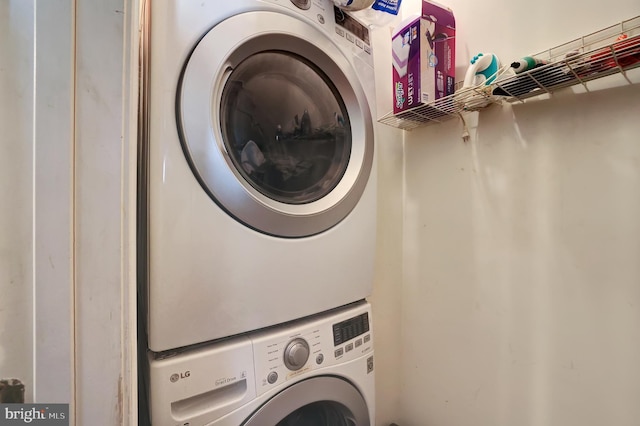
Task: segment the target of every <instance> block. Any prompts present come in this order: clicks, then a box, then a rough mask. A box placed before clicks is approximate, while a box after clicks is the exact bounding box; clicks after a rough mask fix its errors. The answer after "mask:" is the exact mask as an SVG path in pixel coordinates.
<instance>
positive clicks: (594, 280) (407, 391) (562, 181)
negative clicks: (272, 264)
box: [396, 0, 640, 426]
mask: <svg viewBox="0 0 640 426" xmlns="http://www.w3.org/2000/svg"><path fill="white" fill-rule="evenodd" d="M441 3H445V2H441ZM403 4H404V5H405V6H406V7H407V9H410V8H412V7H416V6H417V5H418V2H417V1H414V0H404V3H403ZM446 4H447V5H448V6H449V7H451V8H452V9H453V10H454V13H455V15H456V18H457V35H458V38H457V55H456V62H457V64H458V68H457V76H458V78H459V79H462V78H463V76H464V71H465V65H464V64H466V63H468V62H467V61H468V60H469V58H470V56H472V55H474V54H475V53H478V52H482V51H490V52H493V53H496V54H498V56H500V57H501V58H502V59H503V60H505V61H510V60H512V59H516V58H519V57H521V56H524V55H526V54H530V53H534V52H538V51H542V50H544V49H547V48H551V47H553V46H555V45H558V44H561V43H563V42H565V41H569V40H572V39H574V38H577V37H579V36H582V35H585V34H588V33H590V32H593V31H596V30H598V29H601V28H603V27H605V26H608V25H612V24H614V23H617V22H620V21H622V20H624V19H628V18H632V17H634V16H636V15H637V14H638V12H640V9H639V8H638V3H637V1H636V0H621V1H618V2H615V6H612V5H610V4H604V3H602V2H595V1H587V2H583V1H576V0H570V1H567V2H554V1H551V0H541V1H540V2H536V3H535V6H532V4H531V3H530V2H529V3H522V2H502V1H488V2H486V1H485V2H473V1H469V0H449V1H447V2H446ZM637 71H638V70H636V72H633V73H629V76H630V78H632V80H633V81H635V82H636V84H635V85H626V82H625V81H624V79H623V78H622V77H621V76H619V75H618V76H614V77H610V78H608V79H606V80H603V81H599V82H598V83H597V84H595V85H594V88H598V89H600V88H602V87H603V86H619V87H612V88H608V89H602V90H593V91H592V92H590V93H584V90H582V89H580V88H578V89H576V90H575V91H574V90H571V89H570V90H565V91H564V92H560V93H557V94H556V95H554V96H553V97H552V98H551V99H542V100H537V101H532V102H527V103H526V104H521V105H514V106H509V105H504V106H493V107H491V108H488V109H486V110H484V111H482V112H480V113H479V114H478V113H472V114H470V115H469V116H468V118H467V119H468V121H469V123H470V131H471V140H470V141H469V142H467V143H463V142H462V140H461V138H460V136H461V132H462V125H461V123H460V122H459V121H457V120H452V121H450V122H447V123H445V124H442V125H435V126H429V127H424V128H421V129H418V130H415V131H412V132H410V133H407V134H406V136H405V146H404V147H405V184H406V187H405V191H406V192H405V198H404V205H405V210H404V228H403V246H404V250H403V253H404V268H403V273H404V280H403V284H402V290H401V292H402V296H401V307H402V309H401V324H402V342H401V347H402V350H401V356H400V358H399V360H400V362H399V363H398V365H399V366H401V367H399V368H400V372H401V373H400V374H401V392H400V400H401V402H400V409H399V410H398V412H397V417H396V418H397V423H399V424H400V425H402V426H409V425H419V426H428V425H435V426H448V425H450V426H454V425H455V426H459V425H471V424H473V425H477V426H482V425H486V426H501V425H502V426H512V425H522V426H525V425H535V426H538V425H539V426H549V425H563V426H565V425H581V426H599V425H603V424H616V425H619V426H632V425H637V424H638V419H640V406H639V405H638V404H637V401H639V400H640V363H638V359H640V263H639V262H638V259H640V221H639V220H638V217H640V144H639V143H638V135H639V134H640V121H639V120H638V117H640V85H639V84H637V83H640V75H639V73H638V72H637ZM574 92H575V93H574Z"/></svg>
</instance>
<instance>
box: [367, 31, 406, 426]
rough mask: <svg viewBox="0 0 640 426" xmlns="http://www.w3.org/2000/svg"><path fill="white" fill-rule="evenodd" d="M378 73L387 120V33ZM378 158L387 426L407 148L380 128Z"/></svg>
mask: <svg viewBox="0 0 640 426" xmlns="http://www.w3.org/2000/svg"><path fill="white" fill-rule="evenodd" d="M372 46H373V49H374V61H375V67H376V95H377V116H381V115H383V114H385V113H386V112H387V111H388V109H389V107H390V106H391V104H390V103H389V99H388V98H385V96H384V95H385V94H386V91H385V89H387V88H388V84H387V82H388V81H389V80H390V79H391V67H390V63H389V62H388V59H389V57H390V56H389V55H390V52H391V43H390V37H389V27H387V26H383V27H379V28H377V29H376V30H375V31H374V38H373V42H372ZM375 131H376V138H377V145H376V149H377V152H376V155H377V163H378V194H377V195H378V209H377V215H378V216H377V217H378V228H377V235H376V237H377V238H376V241H377V250H376V270H375V281H374V286H373V295H372V297H371V299H370V301H371V305H372V308H373V311H372V314H373V329H374V333H375V342H374V345H375V347H374V350H375V374H376V423H375V424H376V425H384V426H386V425H388V424H390V423H391V422H392V421H393V420H394V419H395V418H396V417H395V415H396V413H397V412H398V410H399V409H400V376H399V374H398V371H399V370H398V366H397V365H398V360H399V359H400V349H401V339H400V337H401V334H400V330H401V327H402V324H401V317H400V302H401V295H402V292H401V291H400V290H401V288H402V203H403V190H402V186H403V161H404V159H403V144H402V132H401V131H400V130H398V129H394V128H392V127H389V126H386V125H383V124H380V123H377V126H376V129H375Z"/></svg>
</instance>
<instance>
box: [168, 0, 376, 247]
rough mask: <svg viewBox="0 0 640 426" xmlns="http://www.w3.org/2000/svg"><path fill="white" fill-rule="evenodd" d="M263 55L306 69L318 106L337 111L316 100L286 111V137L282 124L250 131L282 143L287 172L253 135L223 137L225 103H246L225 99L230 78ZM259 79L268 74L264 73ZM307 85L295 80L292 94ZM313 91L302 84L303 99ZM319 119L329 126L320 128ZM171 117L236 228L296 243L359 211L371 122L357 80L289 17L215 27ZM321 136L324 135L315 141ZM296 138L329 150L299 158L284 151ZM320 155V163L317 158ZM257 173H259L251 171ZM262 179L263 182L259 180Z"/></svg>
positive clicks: (197, 170)
mask: <svg viewBox="0 0 640 426" xmlns="http://www.w3.org/2000/svg"><path fill="white" fill-rule="evenodd" d="M310 40H313V43H312V42H311V41H310ZM267 55H275V56H277V55H282V56H283V57H287V58H289V59H291V60H292V61H293V63H297V64H299V65H300V66H299V67H298V68H301V69H302V68H304V69H307V71H306V72H307V75H308V76H313V75H314V73H315V75H316V77H313V78H316V80H317V81H319V82H323V83H324V85H323V84H315V83H314V84H315V86H314V87H317V88H318V94H319V95H320V94H322V93H325V95H322V98H324V99H328V98H332V101H333V102H334V104H335V105H330V104H329V103H328V102H327V101H323V102H317V104H322V105H315V104H314V105H311V106H307V105H300V108H299V109H300V114H293V113H292V112H291V113H289V115H292V117H291V121H292V122H293V126H294V128H293V129H289V128H287V126H288V125H289V124H290V123H277V124H278V126H279V125H282V129H281V130H275V131H272V130H270V129H267V130H265V126H262V127H261V128H260V123H258V125H257V126H254V127H256V128H258V132H259V133H260V134H261V135H267V136H264V138H265V139H268V140H269V141H271V140H273V139H274V138H275V139H277V138H281V139H282V141H281V143H280V145H282V146H284V148H283V149H284V150H287V149H288V150H289V151H288V154H287V155H288V157H287V158H288V161H289V163H291V164H288V165H287V164H284V162H283V161H282V160H281V159H280V157H276V156H274V157H269V154H268V153H267V151H268V148H266V147H265V144H264V142H263V141H262V142H261V141H259V140H256V141H253V139H256V138H258V137H259V136H252V134H251V132H249V131H246V132H245V133H242V132H243V131H245V130H247V129H248V128H249V127H251V126H249V125H245V126H237V128H238V129H240V130H239V131H237V132H236V131H233V130H229V129H230V128H231V127H230V125H229V123H232V124H233V122H234V120H235V122H236V123H238V122H240V123H241V122H242V121H241V120H239V119H238V118H237V115H238V114H236V115H235V116H234V111H231V112H229V111H230V110H229V109H228V108H225V105H224V104H223V101H224V102H227V103H228V101H229V99H231V104H232V105H235V106H236V109H237V107H238V106H239V105H246V104H247V103H246V102H245V103H243V101H242V100H240V101H238V98H237V97H234V96H236V95H235V94H234V95H229V93H232V92H233V91H232V90H231V89H229V88H230V87H233V84H236V83H237V82H236V80H235V77H234V78H231V79H230V77H232V76H234V71H235V70H237V69H239V68H241V67H242V66H243V64H247V63H249V64H250V63H251V61H254V62H255V63H259V60H255V59H253V58H262V57H266V56H267ZM281 62H284V61H281ZM251 67H253V69H255V68H256V65H250V66H247V69H251ZM309 70H311V71H309ZM297 72H299V71H298V70H293V71H291V74H290V75H289V77H286V75H285V76H284V77H285V78H287V79H288V80H293V75H294V73H297ZM238 74H240V75H242V74H244V75H249V77H247V78H249V79H253V80H259V79H260V78H262V77H261V76H260V74H259V72H256V71H249V72H248V73H247V72H243V71H238V73H236V74H235V75H238ZM272 74H273V73H272ZM284 74H286V73H284ZM265 76H267V77H268V76H269V74H268V70H267V71H266V72H265ZM280 78H281V79H282V76H281V77H280ZM305 79H306V78H305ZM305 79H300V80H299V81H300V83H299V86H300V87H303V86H304V84H303V83H302V82H303V81H305ZM274 81H275V80H274ZM283 87H284V86H283ZM311 87H312V86H310V85H308V86H307V87H306V89H304V87H303V89H304V90H301V91H302V92H304V91H306V92H310V93H311V92H312V90H313V89H312V88H311ZM225 88H226V91H225ZM254 93H255V91H254ZM327 93H328V94H329V95H326V94H327ZM284 95H285V94H283V98H284ZM272 97H273V96H272ZM307 98H311V97H310V96H307ZM234 102H235V104H234ZM249 103H250V102H249ZM263 103H264V105H266V109H267V110H273V109H274V108H273V104H271V105H268V102H263ZM298 103H299V104H300V103H301V102H298ZM305 103H308V102H306V101H305ZM253 104H255V102H253ZM311 108H313V117H318V116H320V117H324V119H322V120H318V121H317V122H316V123H313V117H312V119H311V125H309V117H308V116H306V117H305V115H306V114H309V113H311V112H312V111H311ZM290 109H291V108H290ZM283 110H284V109H283ZM318 111H320V112H318ZM257 115H259V114H257V113H256V116H257ZM294 115H297V117H294ZM326 117H330V118H331V120H333V123H327V118H326ZM254 118H255V117H252V118H250V120H252V119H254ZM296 118H297V119H298V120H295V119H296ZM305 118H306V120H307V121H306V122H305V121H304V120H303V119H305ZM177 119H178V126H179V133H180V139H181V143H182V145H183V150H184V152H185V155H186V157H187V159H188V161H189V163H190V166H191V168H192V170H193V172H194V174H195V176H196V178H197V179H198V181H199V182H200V184H201V185H202V187H203V188H204V189H205V191H206V192H207V193H208V194H209V196H210V197H211V198H212V199H213V200H214V201H215V202H216V203H217V204H218V205H219V206H220V207H221V208H223V209H224V210H225V211H226V212H227V213H228V214H230V215H231V216H232V217H234V218H235V219H236V220H238V221H239V222H241V223H243V224H245V225H246V226H248V227H250V228H253V229H255V230H257V231H260V232H262V233H265V234H269V235H274V236H279V237H290V238H296V237H306V236H310V235H314V234H318V233H320V232H323V231H325V230H327V229H330V228H331V227H333V226H335V225H336V224H337V223H339V222H340V221H341V220H343V219H344V218H345V217H346V216H347V215H348V214H349V213H350V212H351V211H352V210H353V208H354V207H355V206H356V205H357V203H358V201H359V199H360V197H361V195H362V193H363V191H364V189H365V187H366V185H367V182H368V180H369V176H370V172H371V168H372V163H373V150H374V142H373V123H372V117H371V111H370V109H369V105H368V103H367V100H366V95H365V93H364V90H363V88H362V86H361V84H360V81H359V79H358V75H357V74H356V71H355V69H354V68H353V66H352V65H351V63H350V62H349V60H348V58H347V57H346V56H345V54H344V53H343V52H342V51H341V50H340V49H339V48H338V46H337V45H336V44H335V43H334V42H333V41H332V40H331V38H330V37H328V36H327V35H326V34H325V33H323V32H322V31H320V30H319V29H318V28H316V27H314V26H313V25H311V24H309V23H307V22H306V21H303V20H300V19H297V18H295V17H292V16H289V15H285V14H280V13H275V12H268V11H256V12H248V13H243V14H239V15H235V16H233V17H231V18H228V19H226V20H224V21H222V22H221V23H219V24H218V25H216V26H215V27H213V28H212V29H211V30H210V31H209V32H208V33H207V34H206V35H205V36H204V37H203V38H202V39H201V40H200V42H199V43H198V44H197V45H196V47H195V49H194V50H193V52H192V54H191V56H190V57H189V59H188V60H187V62H186V64H185V67H184V70H183V74H182V78H181V80H180V82H179V87H178V97H177ZM254 121H258V122H259V121H260V120H254ZM271 121H272V122H275V121H274V120H271ZM331 124H332V125H334V126H335V128H339V127H341V128H342V129H343V130H344V131H345V133H339V134H338V133H337V132H336V131H334V130H335V128H331V129H332V130H331V131H329V132H328V131H327V129H328V128H329V126H330V125H331ZM296 126H297V127H296ZM305 126H306V127H305ZM311 126H320V127H318V128H316V127H311ZM267 127H268V126H267ZM271 127H273V128H274V129H275V128H276V126H275V125H274V126H271ZM254 130H255V129H254ZM343 130H341V131H343ZM280 131H282V132H283V133H284V137H283V136H282V134H279V133H278V132H280ZM295 132H298V133H295ZM305 132H306V133H305ZM320 133H322V135H324V136H318V135H319V134H320ZM255 134H256V132H254V133H253V135H255ZM327 135H328V136H327ZM345 135H346V136H345ZM304 137H306V138H307V140H309V139H313V142H314V143H315V144H316V145H322V144H324V146H327V144H328V146H329V148H325V149H324V150H321V151H320V153H319V154H316V153H314V152H312V151H309V153H308V154H307V157H304V155H302V154H290V152H291V146H292V145H291V144H294V143H296V138H298V141H299V140H302V139H304ZM250 142H253V144H251V143H250ZM287 144H289V145H288V148H287ZM299 152H301V151H299ZM323 156H324V157H326V158H328V160H326V161H325V160H323V159H322V157H323ZM292 158H293V160H292ZM245 160H246V161H245ZM262 165H264V167H263V169H264V170H259V168H260V166H262ZM268 165H271V169H269V168H268V167H267V166H268ZM259 173H263V175H260V176H259ZM305 173H306V174H307V175H306V177H305ZM256 176H259V177H256ZM263 176H270V177H269V178H264V179H263ZM274 176H275V177H274ZM283 176H284V177H283ZM298 176H299V177H298ZM296 178H297V180H296ZM285 180H286V182H284V181H285ZM274 182H276V183H275V184H274ZM263 183H264V186H263ZM274 188H275V189H274Z"/></svg>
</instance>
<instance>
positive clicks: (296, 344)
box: [284, 339, 309, 371]
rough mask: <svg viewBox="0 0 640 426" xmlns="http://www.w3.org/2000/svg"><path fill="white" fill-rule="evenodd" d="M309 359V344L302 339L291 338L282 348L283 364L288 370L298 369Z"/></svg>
mask: <svg viewBox="0 0 640 426" xmlns="http://www.w3.org/2000/svg"><path fill="white" fill-rule="evenodd" d="M308 359H309V344H308V343H307V342H306V341H305V340H304V339H293V340H292V341H290V342H289V344H288V345H287V347H286V349H285V350H284V365H286V366H287V368H288V369H289V370H292V371H296V370H300V369H301V368H302V367H304V365H305V364H306V363H307V360H308Z"/></svg>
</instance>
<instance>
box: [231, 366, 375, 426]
mask: <svg viewBox="0 0 640 426" xmlns="http://www.w3.org/2000/svg"><path fill="white" fill-rule="evenodd" d="M370 424H371V420H370V419H369V410H368V409H367V404H366V402H365V400H364V398H363V397H362V395H361V394H360V392H358V390H357V389H356V388H355V387H354V386H353V385H352V384H351V383H349V382H348V381H346V380H344V379H340V378H337V377H333V376H322V377H314V378H312V379H308V380H304V381H302V382H299V383H296V384H295V385H293V386H291V387H289V388H287V389H285V390H284V391H282V392H280V393H279V394H277V395H276V396H275V397H273V398H271V399H270V400H269V401H268V402H267V403H265V404H264V405H263V406H262V407H260V408H259V409H258V410H257V411H255V412H254V413H253V414H252V415H251V417H249V418H248V419H247V420H246V421H245V422H244V423H243V424H242V425H243V426H264V425H275V426H293V425H318V426H328V425H331V426H343V425H344V426H369V425H370Z"/></svg>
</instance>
